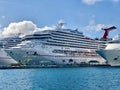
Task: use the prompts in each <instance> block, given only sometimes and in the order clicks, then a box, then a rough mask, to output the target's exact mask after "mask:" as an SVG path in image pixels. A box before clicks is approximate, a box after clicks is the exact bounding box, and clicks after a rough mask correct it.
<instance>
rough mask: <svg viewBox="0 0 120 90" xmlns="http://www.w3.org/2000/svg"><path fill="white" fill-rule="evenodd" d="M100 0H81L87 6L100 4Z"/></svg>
mask: <svg viewBox="0 0 120 90" xmlns="http://www.w3.org/2000/svg"><path fill="white" fill-rule="evenodd" d="M100 1H102V0H82V2H83V3H85V4H87V5H93V4H95V3H97V2H100Z"/></svg>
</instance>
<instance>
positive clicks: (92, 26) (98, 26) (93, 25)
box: [83, 19, 111, 31]
mask: <svg viewBox="0 0 120 90" xmlns="http://www.w3.org/2000/svg"><path fill="white" fill-rule="evenodd" d="M109 26H111V25H105V24H96V22H95V20H93V19H92V20H90V22H89V24H88V25H87V26H85V27H83V30H89V31H91V30H94V31H99V30H101V28H105V27H109Z"/></svg>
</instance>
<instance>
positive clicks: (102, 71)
mask: <svg viewBox="0 0 120 90" xmlns="http://www.w3.org/2000/svg"><path fill="white" fill-rule="evenodd" d="M0 90H120V67H119V68H113V67H80V68H40V69H6V70H0Z"/></svg>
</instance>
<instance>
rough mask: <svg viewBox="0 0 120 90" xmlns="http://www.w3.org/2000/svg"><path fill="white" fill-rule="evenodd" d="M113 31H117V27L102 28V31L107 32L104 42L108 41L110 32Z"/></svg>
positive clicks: (104, 35)
mask: <svg viewBox="0 0 120 90" xmlns="http://www.w3.org/2000/svg"><path fill="white" fill-rule="evenodd" d="M113 29H116V27H115V26H112V27H109V28H102V30H104V31H105V32H104V34H103V37H102V39H103V40H107V39H108V34H109V31H110V30H113Z"/></svg>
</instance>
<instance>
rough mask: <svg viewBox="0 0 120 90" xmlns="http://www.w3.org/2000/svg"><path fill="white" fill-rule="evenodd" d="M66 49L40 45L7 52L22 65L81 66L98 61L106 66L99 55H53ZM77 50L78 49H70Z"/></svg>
mask: <svg viewBox="0 0 120 90" xmlns="http://www.w3.org/2000/svg"><path fill="white" fill-rule="evenodd" d="M61 48H62V49H65V47H57V46H49V45H48V46H45V47H44V48H43V46H42V45H39V46H37V47H34V48H27V49H25V48H24V49H23V48H22V49H21V48H16V49H8V50H6V52H7V53H8V54H9V55H10V56H11V57H12V58H14V59H15V60H16V61H18V62H20V63H22V64H28V65H29V64H30V65H40V64H42V63H55V64H81V63H89V62H90V61H98V62H99V64H104V63H105V60H104V59H103V58H101V57H100V56H99V55H95V56H92V55H72V54H70V55H69V54H58V53H53V52H52V51H53V50H54V49H61ZM70 49H71V50H76V49H78V48H70Z"/></svg>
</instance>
